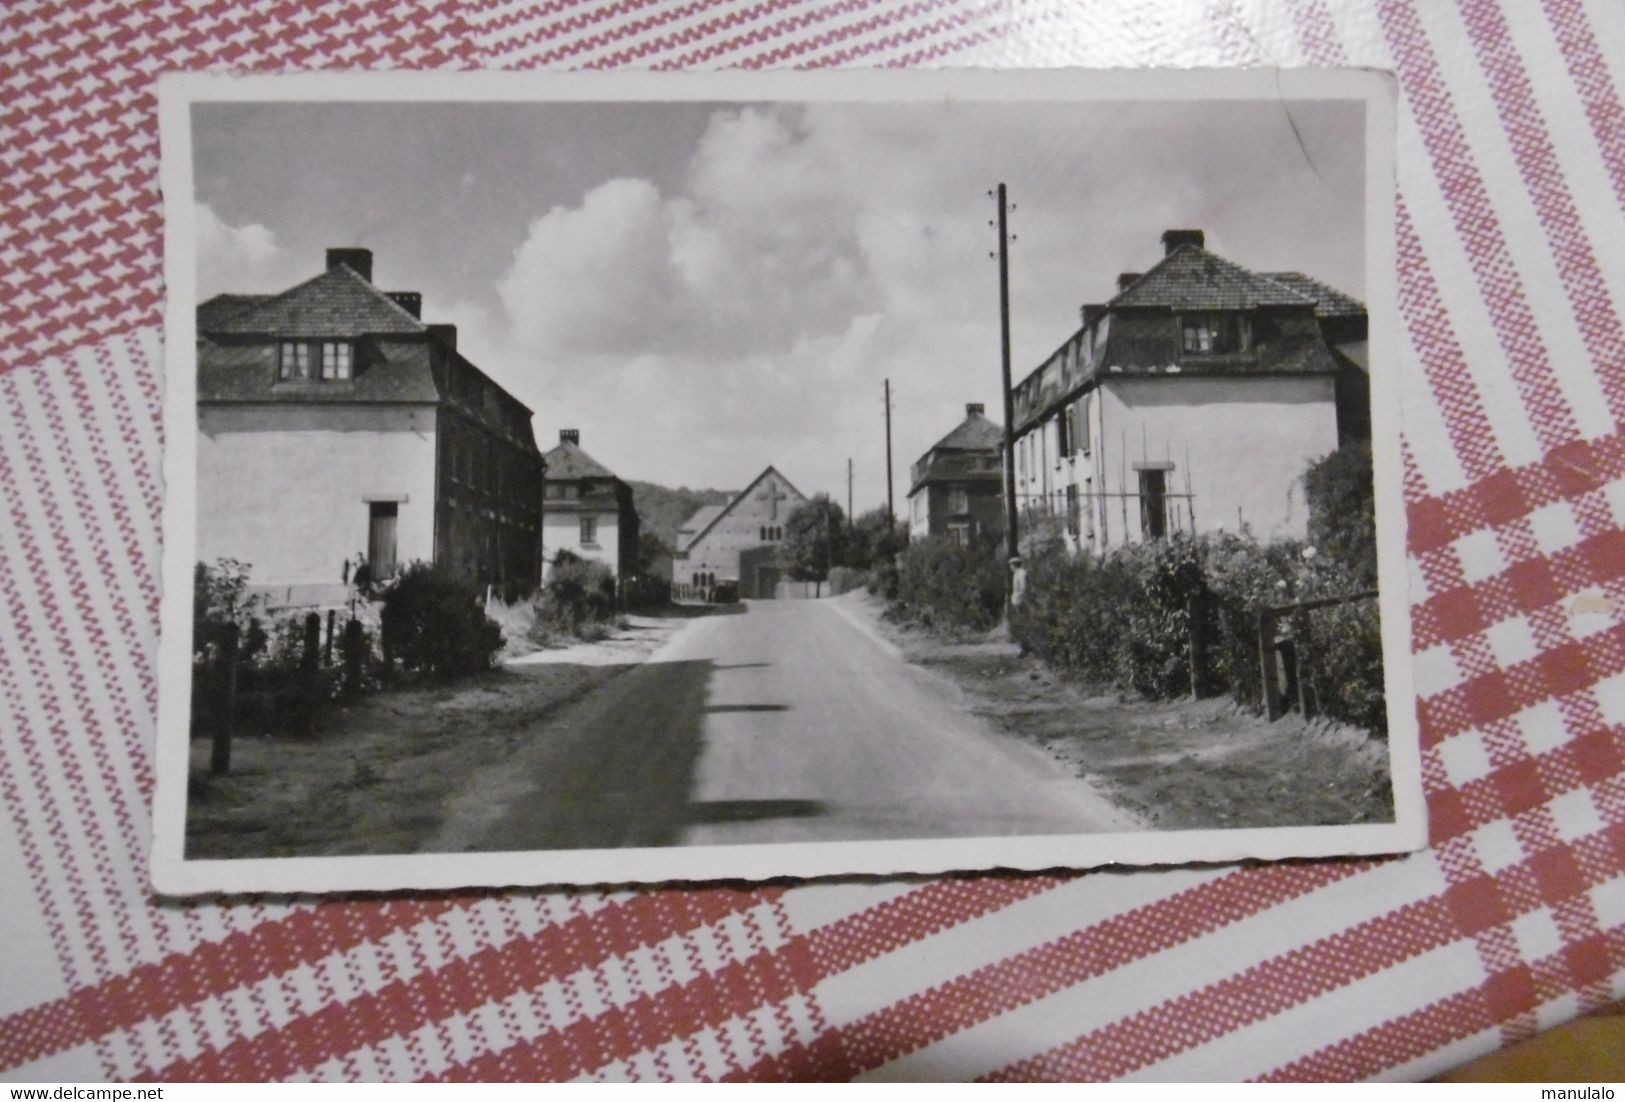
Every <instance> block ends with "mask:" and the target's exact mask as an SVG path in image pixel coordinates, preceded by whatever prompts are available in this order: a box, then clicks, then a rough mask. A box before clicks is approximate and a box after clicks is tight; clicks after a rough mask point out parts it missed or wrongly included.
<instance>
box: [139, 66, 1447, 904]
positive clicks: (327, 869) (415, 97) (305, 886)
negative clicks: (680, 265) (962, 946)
mask: <svg viewBox="0 0 1625 1102" xmlns="http://www.w3.org/2000/svg"><path fill="white" fill-rule="evenodd" d="M1275 98H1282V99H1311V98H1312V99H1353V100H1361V101H1364V102H1365V104H1366V132H1365V140H1366V212H1367V219H1366V269H1367V284H1366V297H1367V309H1368V316H1369V324H1370V328H1369V332H1370V348H1371V356H1370V360H1371V364H1372V371H1373V385H1372V388H1371V406H1372V411H1371V412H1372V435H1373V448H1372V451H1373V458H1374V464H1373V466H1374V477H1375V481H1376V494H1377V502H1378V517H1377V521H1378V571H1379V579H1380V583H1379V589H1380V596H1379V598H1378V600H1379V608H1380V611H1381V617H1382V625H1383V659H1384V670H1385V677H1386V684H1387V700H1388V724H1389V734H1388V746H1389V768H1390V776H1391V781H1392V785H1393V793H1394V811H1395V819H1394V822H1392V823H1385V824H1371V825H1360V826H1318V827H1280V828H1263V829H1236V830H1204V831H1164V832H1136V833H1114V834H1086V835H1066V836H1039V837H1034V836H1013V837H997V838H951V839H927V840H908V841H892V840H877V841H853V842H817V843H793V844H760V845H732V846H672V847H661V848H644V849H618V850H554V851H538V852H494V853H447V854H414V855H400V856H353V857H288V858H250V859H237V860H187V859H186V857H185V855H184V845H185V824H186V801H187V788H188V773H189V742H190V734H189V726H190V701H191V673H192V663H191V620H190V616H191V602H190V600H189V599H187V595H188V594H189V593H190V591H191V588H192V570H193V558H194V552H195V547H196V481H197V480H196V469H195V465H196V457H197V439H196V429H197V419H196V399H197V393H196V371H195V353H194V351H193V350H194V349H195V346H196V310H195V306H196V226H195V204H194V202H193V195H194V189H193V165H192V142H191V139H192V128H191V107H192V105H193V104H194V103H199V102H223V101H321V100H347V101H356V102H412V101H424V102H427V101H441V102H499V101H500V102H531V101H558V100H579V101H594V100H596V101H666V100H699V101H728V100H751V101H770V100H786V101H822V102H836V101H859V102H861V101H896V102H909V101H912V102H932V101H941V100H965V101H996V102H1021V101H1033V102H1040V101H1044V102H1055V101H1067V100H1077V101H1080V102H1087V101H1095V102H1099V101H1111V100H1150V99H1155V100H1167V101H1180V100H1213V99H1275ZM159 113H160V118H159V127H160V137H161V143H162V163H161V167H160V181H161V187H162V191H163V194H164V197H165V200H166V202H165V227H164V233H165V250H164V275H165V281H166V287H167V297H166V309H165V363H164V378H163V394H164V399H163V401H164V432H165V435H164V438H165V454H164V476H165V493H164V520H163V525H164V527H163V535H164V553H163V591H164V594H165V597H164V600H163V603H162V606H161V610H160V625H161V637H160V643H159V663H158V674H159V702H158V724H157V748H156V750H157V754H156V761H157V788H156V792H155V796H154V809H153V823H154V827H153V851H152V870H151V871H152V882H153V885H154V887H155V888H156V890H157V891H158V892H160V893H162V894H165V895H195V894H201V893H238V892H276V893H305V892H344V891H385V890H398V889H448V888H462V887H476V886H477V887H507V886H537V885H561V886H562V885H596V884H629V883H643V884H668V883H674V882H703V881H717V880H746V881H758V880H766V879H776V878H782V877H797V878H809V877H837V876H893V875H895V876H902V875H928V874H937V873H946V872H956V871H968V870H991V869H1011V870H1022V871H1037V870H1045V869H1056V868H1090V867H1096V866H1102V865H1133V866H1148V865H1176V864H1189V863H1212V862H1232V861H1238V860H1248V859H1253V860H1278V859H1283V858H1314V857H1342V856H1373V855H1380V854H1397V853H1405V852H1409V851H1413V850H1416V849H1419V848H1422V847H1423V846H1425V845H1426V842H1427V822H1426V809H1425V805H1424V802H1423V798H1422V783H1421V768H1420V750H1419V733H1418V729H1417V720H1416V711H1415V693H1414V688H1413V679H1412V666H1411V654H1410V640H1411V630H1410V599H1409V585H1408V571H1407V564H1406V554H1405V511H1404V505H1403V497H1402V490H1401V487H1402V481H1401V480H1402V463H1401V456H1400V428H1401V414H1400V403H1399V397H1398V396H1399V383H1398V379H1397V373H1398V370H1399V359H1398V356H1399V340H1398V333H1399V330H1398V317H1397V313H1396V311H1397V275H1396V269H1395V264H1396V251H1395V239H1394V216H1395V208H1394V199H1395V174H1394V153H1395V124H1396V118H1395V85H1394V82H1393V79H1392V77H1391V76H1390V75H1389V74H1386V73H1380V72H1376V71H1361V70H1331V69H1318V70H1317V69H1291V70H1282V69H1244V70H1132V69H1121V70H1067V69H1061V70H1048V71H991V70H935V71H926V72H919V71H916V72H902V71H887V70H862V71H843V72H834V73H831V72H823V73H807V72H789V71H782V72H769V73H745V72H739V71H731V72H719V73H648V72H630V73H496V72H463V73H424V72H389V73H332V72H327V73H309V74H289V75H255V76H226V75H216V74H171V75H167V76H165V77H163V78H162V79H161V81H160V86H159Z"/></svg>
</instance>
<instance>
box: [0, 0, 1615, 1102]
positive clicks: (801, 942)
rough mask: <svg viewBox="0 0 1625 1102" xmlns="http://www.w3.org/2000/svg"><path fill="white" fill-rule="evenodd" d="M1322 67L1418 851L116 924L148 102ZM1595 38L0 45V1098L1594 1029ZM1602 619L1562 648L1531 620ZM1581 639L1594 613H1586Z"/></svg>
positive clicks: (1197, 14) (150, 658)
mask: <svg viewBox="0 0 1625 1102" xmlns="http://www.w3.org/2000/svg"><path fill="white" fill-rule="evenodd" d="M1074 64H1075V65H1197V64H1201V65H1222V66H1237V65H1260V64H1263V65H1282V66H1294V65H1305V64H1308V65H1361V66H1374V67H1379V68H1384V69H1392V70H1394V71H1395V72H1396V73H1397V75H1398V83H1399V87H1400V90H1401V112H1400V114H1401V125H1400V136H1399V221H1398V226H1399V261H1400V273H1399V276H1400V279H1399V283H1400V313H1401V321H1402V324H1403V328H1404V336H1403V339H1402V341H1401V345H1402V355H1401V365H1400V367H1401V371H1400V375H1401V381H1400V385H1401V387H1402V392H1403V398H1404V404H1405V418H1406V432H1407V438H1406V449H1405V464H1406V472H1407V481H1406V487H1405V489H1406V498H1407V512H1408V516H1409V521H1410V529H1409V550H1410V567H1411V578H1412V587H1413V589H1412V602H1413V619H1414V641H1413V645H1414V652H1415V672H1416V681H1417V686H1418V692H1419V702H1418V708H1419V715H1420V718H1421V723H1422V730H1423V743H1424V749H1423V755H1424V775H1425V783H1426V789H1427V797H1428V805H1429V812H1430V824H1431V844H1430V847H1429V848H1428V849H1427V850H1425V851H1423V852H1421V853H1418V854H1415V855H1412V856H1409V857H1405V858H1402V859H1394V860H1387V861H1376V862H1303V863H1290V864H1283V865H1276V866H1265V867H1240V868H1208V869H1173V870H1156V871H1145V872H1132V873H1126V872H1110V873H1096V874H1089V875H1078V876H1065V875H1058V876H1040V877H998V876H980V877H966V878H954V879H943V880H935V881H910V882H898V883H865V884H853V885H820V886H805V885H802V886H789V887H786V886H772V887H763V888H760V889H751V890H727V889H711V890H696V891H676V890H666V891H649V892H630V893H614V894H602V893H594V892H582V893H552V894H549V893H538V892H508V893H469V894H461V895H436V896H423V897H394V898H368V899H349V900H331V901H324V902H320V903H313V902H308V901H292V902H290V901H273V900H259V899H251V900H241V901H233V902H230V903H219V902H213V903H204V904H198V905H192V906H173V905H169V906H164V905H158V904H156V903H155V902H154V900H153V899H152V898H151V897H150V895H149V892H148V890H147V888H146V878H145V870H144V864H145V856H146V848H147V839H148V831H149V829H150V821H151V816H150V807H149V799H150V794H151V779H152V776H151V767H152V747H151V744H152V738H153V708H154V695H155V692H154V673H153V669H154V654H155V642H156V624H155V618H156V613H157V601H158V580H157V570H158V555H159V506H160V498H161V479H160V473H159V472H160V462H161V441H160V427H159V421H158V418H159V408H158V401H159V395H160V390H161V387H160V364H161V354H160V346H159V332H160V325H161V310H162V302H163V287H162V283H161V280H160V273H161V229H162V209H161V205H160V197H159V194H158V190H157V180H156V167H157V132H156V121H155V114H154V107H155V102H154V98H153V83H154V76H155V74H157V73H159V72H162V71H167V70H179V69H198V68H214V69H228V68H229V69H239V70H266V71H270V70H283V69H301V68H313V67H323V66H342V67H350V68H374V67H382V66H386V65H392V66H408V67H417V68H431V67H433V68H472V67H509V68H518V67H555V68H560V67H581V66H618V65H643V66H648V65H663V66H677V67H691V68H692V67H712V66H724V65H740V66H748V67H763V66H780V65H804V66H869V65H901V66H932V65H974V66H1001V67H1014V66H1024V65H1044V66H1054V65H1074ZM1622 82H1625V6H1621V5H1619V4H1618V3H1617V2H1614V0H1596V2H1587V0H1541V2H1539V3H1534V2H1530V3H1517V4H1511V3H1508V4H1507V5H1506V6H1505V7H1500V6H1497V5H1496V4H1494V3H1489V2H1468V0H1462V2H1461V3H1460V4H1459V5H1458V4H1456V3H1423V2H1422V0H1382V2H1376V0H1348V2H1337V0H1303V2H1302V3H1297V4H1291V5H1288V4H1286V3H1281V2H1276V0H1260V2H1257V3H1249V4H1233V3H1222V2H1219V3H1207V4H1201V5H1196V4H1191V5H1184V6H1178V7H1175V8H1172V9H1166V8H1164V9H1157V10H1156V11H1155V12H1153V11H1152V10H1151V7H1150V5H1148V4H1145V3H1143V2H1141V0H1111V2H1104V3H1098V4H1091V5H1071V4H1066V3H1062V2H1059V0H1054V2H1041V0H1014V2H1001V3H997V4H989V3H981V2H974V0H920V2H917V3H908V4H880V3H871V2H868V0H840V2H830V3H798V2H794V0H766V2H763V3H745V2H734V0H731V2H727V3H718V4H713V5H689V4H679V3H675V2H667V0H623V2H616V3H606V2H601V0H576V2H573V0H555V2H552V3H547V4H530V3H497V2H490V3H481V4H472V3H471V4H456V3H450V2H443V3H439V4H434V5H432V11H430V12H428V13H425V12H424V11H423V10H421V9H420V6H419V5H416V4H408V3H406V2H405V0H361V2H356V3H349V2H344V3H341V2H339V0H312V2H308V3H305V4H302V5H286V4H283V5H274V4H269V3H265V4H229V3H212V4H211V3H203V4H195V5H188V6H186V7H184V8H183V7H182V6H181V5H180V4H178V3H174V2H171V0H150V2H144V3H100V4H89V5H87V4H80V3H67V2H58V3H51V2H44V0H23V2H21V3H11V4H8V5H6V6H5V10H4V12H3V13H0V103H3V104H4V105H5V106H4V107H3V108H0V131H3V133H0V147H4V148H5V149H6V150H7V151H8V152H7V157H6V159H5V160H4V162H3V164H4V168H3V173H0V227H3V229H0V258H3V263H0V283H4V285H5V291H4V293H3V294H0V348H3V349H4V350H5V352H4V357H3V360H0V366H3V368H4V371H3V372H0V515H3V516H4V517H5V520H4V521H3V522H0V792H3V794H4V804H5V810H6V814H5V815H4V816H3V817H0V881H3V882H4V883H6V884H7V885H9V886H11V889H12V890H10V891H9V892H7V893H6V896H5V898H4V899H3V900H0V953H3V954H4V957H3V961H4V971H5V973H6V977H7V982H6V983H5V984H4V985H0V1071H3V1073H4V1074H5V1076H6V1077H8V1078H20V1079H33V1080H57V1081H63V1080H83V1079H100V1078H128V1077H137V1076H153V1077H159V1078H164V1079H171V1080H176V1079H188V1078H220V1079H231V1078H249V1079H262V1078H285V1077H307V1078H318V1079H328V1078H370V1077H388V1078H428V1077H440V1078H458V1077H531V1078H558V1077H571V1076H589V1077H590V1076H597V1077H604V1078H627V1077H630V1078H692V1077H704V1078H718V1077H726V1076H733V1077H744V1078H750V1077H785V1076H790V1077H827V1078H844V1077H850V1076H857V1075H877V1076H892V1077H945V1078H965V1077H977V1076H982V1077H989V1078H1024V1077H1052V1078H1109V1077H1130V1076H1133V1077H1142V1078H1199V1079H1236V1078H1248V1077H1261V1078H1279V1079H1304V1078H1307V1079H1324V1078H1357V1077H1371V1076H1387V1077H1395V1078H1422V1077H1428V1076H1433V1075H1437V1074H1439V1073H1440V1072H1442V1071H1443V1070H1445V1069H1447V1068H1450V1067H1453V1066H1456V1065H1459V1064H1461V1063H1463V1062H1464V1061H1466V1060H1468V1059H1469V1058H1472V1057H1476V1056H1480V1055H1483V1054H1485V1053H1487V1052H1491V1051H1493V1050H1496V1049H1499V1048H1502V1047H1505V1046H1508V1045H1511V1044H1513V1043H1515V1042H1518V1041H1521V1040H1524V1039H1526V1038H1528V1037H1530V1036H1532V1035H1534V1034H1536V1033H1538V1032H1540V1031H1541V1030H1543V1029H1546V1028H1549V1027H1551V1026H1553V1025H1558V1024H1561V1023H1564V1022H1567V1021H1569V1020H1570V1019H1573V1018H1575V1017H1576V1016H1577V1015H1581V1014H1584V1013H1588V1012H1591V1011H1594V1010H1598V1009H1600V1008H1603V1007H1605V1006H1607V1005H1609V1004H1610V1003H1612V1002H1613V1001H1614V1000H1617V999H1618V998H1620V997H1621V995H1622V994H1625V782H1622V775H1625V743H1622V739H1621V734H1620V726H1619V725H1620V723H1621V720H1622V718H1625V628H1622V626H1621V624H1620V622H1619V619H1618V617H1617V615H1612V614H1608V613H1607V612H1606V610H1607V609H1608V608H1610V607H1612V608H1618V607H1625V606H1621V605H1620V604H1619V603H1618V602H1621V601H1625V581H1622V577H1621V575H1622V573H1625V553H1622V552H1625V538H1622V537H1621V535H1620V528H1619V523H1618V520H1619V517H1620V516H1621V515H1625V513H1622V510H1625V480H1622V473H1625V436H1622V435H1621V433H1620V424H1621V422H1622V420H1625V418H1622V414H1625V373H1622V371H1621V368H1620V365H1621V364H1622V363H1625V355H1622V351H1625V349H1622V346H1621V338H1620V333H1621V332H1622V327H1621V325H1620V320H1621V317H1622V309H1621V303H1622V299H1621V296H1625V219H1622V214H1621V208H1622V202H1625V110H1622V106H1621V103H1622V101H1621V95H1620V89H1621V87H1622V86H1625V84H1622ZM1581 596H1590V597H1596V596H1600V597H1602V598H1604V600H1603V601H1602V602H1601V603H1600V605H1599V604H1598V602H1596V601H1589V603H1587V604H1586V605H1585V607H1586V608H1592V609H1593V611H1592V612H1590V613H1586V614H1583V615H1582V614H1581V613H1580V612H1577V611H1576V609H1577V608H1579V607H1580V606H1579V605H1577V604H1576V601H1575V599H1576V598H1577V597H1581ZM1595 607H1601V608H1602V609H1604V613H1603V614H1601V615H1599V614H1596V612H1595V611H1594V609H1595Z"/></svg>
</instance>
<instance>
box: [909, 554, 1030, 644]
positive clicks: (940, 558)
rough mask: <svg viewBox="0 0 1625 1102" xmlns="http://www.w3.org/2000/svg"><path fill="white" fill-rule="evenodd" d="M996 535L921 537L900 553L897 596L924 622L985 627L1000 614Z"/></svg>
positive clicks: (1001, 576) (1001, 575)
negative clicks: (956, 539)
mask: <svg viewBox="0 0 1625 1102" xmlns="http://www.w3.org/2000/svg"><path fill="white" fill-rule="evenodd" d="M1002 549H1003V548H1002V542H1001V540H1000V538H999V537H998V536H997V535H993V536H986V537H982V538H978V539H976V540H973V541H972V542H971V543H969V544H958V543H955V542H953V541H952V540H950V539H947V538H946V537H944V536H927V537H925V538H924V539H921V540H916V541H915V542H914V543H911V544H910V545H909V547H908V550H906V551H904V552H903V555H902V566H901V568H900V569H899V571H898V579H897V600H898V601H899V602H900V603H901V605H902V608H903V610H904V613H905V614H906V615H908V616H909V617H911V618H912V619H915V620H918V621H919V622H921V623H922V624H925V625H926V626H928V627H932V626H934V627H943V628H947V629H950V630H955V631H973V632H974V631H987V630H988V629H989V628H991V627H993V626H994V625H996V624H997V623H998V622H999V619H1000V617H1001V616H1002V615H1003V613H1004V593H1005V584H1006V583H1005V574H1006V566H1005V563H1004V559H1003V557H1002Z"/></svg>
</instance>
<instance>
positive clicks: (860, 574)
mask: <svg viewBox="0 0 1625 1102" xmlns="http://www.w3.org/2000/svg"><path fill="white" fill-rule="evenodd" d="M869 585H870V574H869V571H867V570H860V569H858V568H857V567H854V566H836V567H832V568H831V569H830V572H829V592H830V596H832V597H839V596H840V595H841V594H843V593H850V592H852V591H853V590H854V589H866V588H868V587H869Z"/></svg>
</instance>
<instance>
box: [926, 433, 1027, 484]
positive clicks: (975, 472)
mask: <svg viewBox="0 0 1625 1102" xmlns="http://www.w3.org/2000/svg"><path fill="white" fill-rule="evenodd" d="M1001 436H1002V433H1001ZM909 477H910V484H909V489H908V492H909V493H910V494H912V493H914V492H915V491H916V490H918V489H919V488H920V487H921V486H924V485H925V484H926V483H928V482H995V483H1000V484H1002V483H1003V482H1004V455H1003V452H1002V446H1001V447H999V448H995V449H994V450H992V451H991V452H989V451H988V450H987V449H979V450H977V451H958V450H956V451H948V452H941V451H937V450H936V449H935V448H933V449H932V450H931V451H928V452H926V453H925V455H923V456H922V457H921V458H920V461H919V462H918V463H916V464H914V466H913V468H912V469H911V470H910V471H909Z"/></svg>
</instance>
